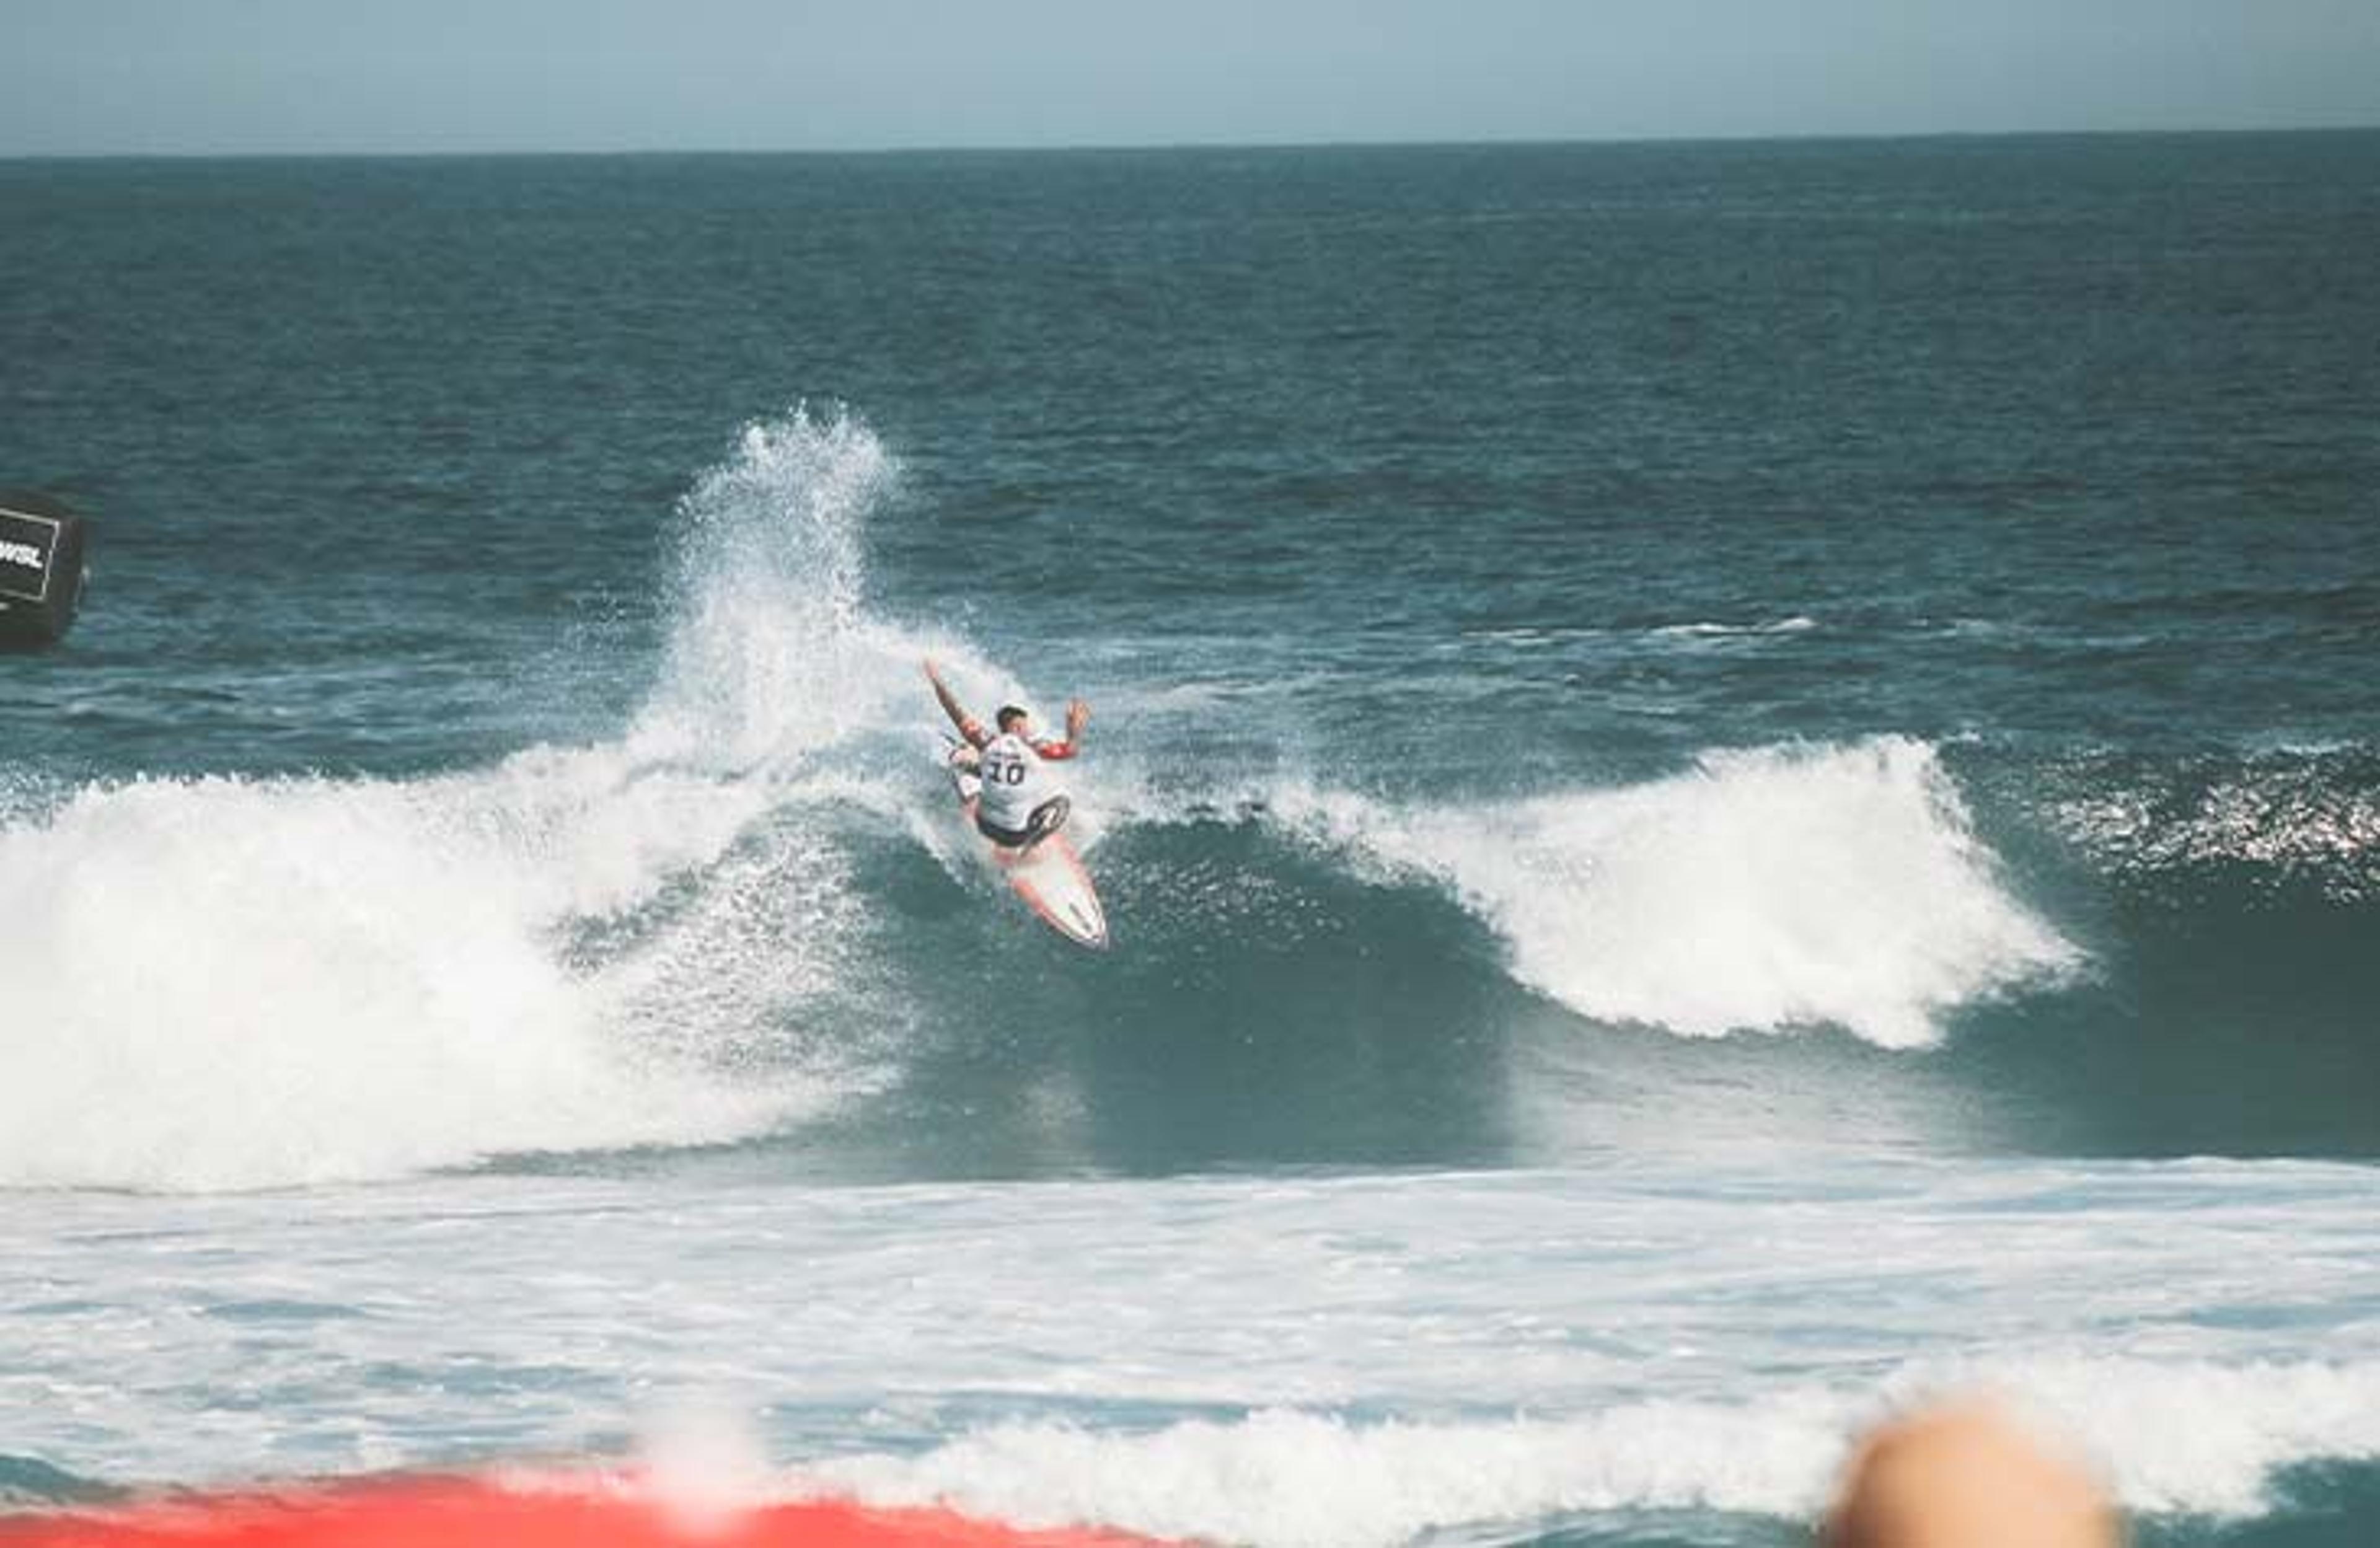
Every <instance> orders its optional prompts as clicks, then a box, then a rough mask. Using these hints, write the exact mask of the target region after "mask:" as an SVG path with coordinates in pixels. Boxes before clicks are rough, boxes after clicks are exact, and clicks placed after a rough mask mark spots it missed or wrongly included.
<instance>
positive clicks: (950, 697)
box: [926, 656, 991, 747]
mask: <svg viewBox="0 0 2380 1548" xmlns="http://www.w3.org/2000/svg"><path fill="white" fill-rule="evenodd" d="M926 681H927V682H929V683H932V684H933V685H934V697H935V699H936V700H938V701H939V702H940V703H941V707H942V713H943V714H945V715H947V716H949V717H950V718H951V724H952V725H953V726H956V727H957V728H958V732H959V734H960V735H961V736H964V737H965V738H966V742H967V745H968V746H970V747H981V746H982V745H983V744H985V743H987V742H989V741H990V740H991V733H990V732H987V731H985V730H984V729H983V722H982V721H981V720H977V719H976V718H975V717H974V716H972V715H970V714H968V713H967V712H966V709H965V707H964V706H962V705H961V704H960V703H959V701H958V696H957V695H954V694H953V693H952V692H951V688H950V684H949V683H944V682H943V681H942V672H941V668H940V667H937V666H936V665H934V659H933V658H932V657H930V656H929V657H927V658H926Z"/></svg>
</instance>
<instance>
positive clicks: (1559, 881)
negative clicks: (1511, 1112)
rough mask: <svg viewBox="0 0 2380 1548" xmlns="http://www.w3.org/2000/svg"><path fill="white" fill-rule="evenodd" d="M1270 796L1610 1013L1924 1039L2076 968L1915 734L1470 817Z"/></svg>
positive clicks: (1553, 992)
mask: <svg viewBox="0 0 2380 1548" xmlns="http://www.w3.org/2000/svg"><path fill="white" fill-rule="evenodd" d="M1272 804H1273V805H1274V806H1275V807H1276V808H1277V809H1279V810H1281V812H1282V813H1283V814H1284V816H1286V817H1287V818H1288V820H1290V821H1291V822H1293V824H1296V825H1299V826H1301V827H1304V828H1307V829H1309V830H1312V831H1316V832H1318V833H1320V834H1324V835H1327V836H1329V838H1330V840H1331V841H1334V842H1338V843H1342V844H1345V845H1349V846H1352V847H1353V848H1354V849H1356V850H1357V851H1359V852H1361V853H1365V854H1367V855H1369V856H1371V857H1373V858H1374V859H1375V860H1377V861H1378V862H1380V863H1382V864H1385V865H1391V866H1396V867H1403V868H1404V869H1407V870H1409V871H1418V872H1421V873H1425V874H1427V875H1430V876H1434V877H1439V878H1442V879H1443V880H1444V881H1445V882H1446V883H1447V884H1448V885H1450V886H1451V887H1452V888H1453V889H1455V890H1456V891H1457V892H1458V893H1460V895H1461V896H1462V897H1463V899H1464V900H1465V901H1466V902H1467V903H1468V904H1469V906H1471V907H1472V908H1473V909H1475V911H1476V912H1477V913H1479V915H1480V917H1481V918H1483V919H1484V920H1486V921H1487V922H1488V924H1489V925H1492V926H1493V927H1494V928H1495V929H1496V930H1497V932H1498V933H1499V934H1500V936H1502V937H1503V938H1504V939H1505V941H1506V942H1507V943H1508V945H1509V946H1510V949H1511V950H1512V965H1513V969H1514V971H1515V973H1516V974H1518V975H1519V976H1520V977H1521V978H1522V979H1523V981H1524V982H1526V983H1527V984H1529V985H1531V986H1533V987H1535V988H1536V989H1538V990H1540V991H1541V992H1543V993H1545V994H1548V995H1550V996H1551V997H1553V998H1556V999H1559V1000H1560V1001H1561V1002H1562V1003H1564V1004H1565V1005H1568V1006H1570V1007H1572V1008H1573V1009H1574V1010H1578V1011H1579V1012H1581V1013H1582V1014H1584V1015H1587V1016H1592V1017H1595V1018H1597V1019H1599V1020H1607V1021H1616V1022H1640V1023H1645V1024H1647V1025H1652V1026H1658V1027H1663V1028H1667V1029H1669V1030H1670V1031H1673V1032H1678V1033H1682V1034H1687V1035H1690V1036H1698V1037H1706V1036H1718V1035H1720V1034H1726V1033H1730V1032H1739V1031H1762V1032H1776V1031H1781V1030H1786V1029H1790V1028H1795V1027H1804V1026H1810V1025H1815V1024H1822V1023H1823V1024H1833V1025H1838V1026H1842V1027H1845V1028H1848V1029H1849V1030H1851V1031H1852V1032H1853V1033H1854V1034H1857V1035H1859V1036H1860V1037H1863V1038H1864V1039H1866V1040H1868V1041H1869V1042H1872V1043H1876V1044H1879V1045H1882V1046H1888V1047H1911V1046H1924V1045H1926V1044H1930V1043H1933V1042H1936V1041H1937V1040H1938V1039H1939V1037H1940V1035H1941V1026H1942V1019H1943V1017H1944V1016H1945V1014H1946V1013H1948V1012H1949V1011H1950V1010H1955V1009H1957V1008H1958V1007H1960V1006H1961V1005H1964V1004H1967V1003H1970V1002H1972V1001H1973V1000H1975V999H1977V998H1983V997H1987V996H1990V995H1994V994H1998V993H2002V992H2005V991H2008V990H2010V989H2012V988H2015V987H2017V986H2022V985H2025V984H2028V983H2032V982H2036V981H2040V980H2044V979H2046V978H2050V977H2054V976H2056V975H2058V974H2066V973H2069V972H2070V971H2072V970H2073V969H2074V968H2075V967H2076V966H2077V965H2079V963H2080V961H2081V954H2080V952H2079V951H2078V950H2077V949H2076V948H2075V947H2073V946H2072V945H2071V944H2070V942H2068V941H2067V940H2066V939H2065V938H2064V937H2061V936H2060V935H2059V934H2058V932H2057V931H2056V929H2055V928H2053V927H2052V926H2051V925H2048V924H2047V923H2046V921H2044V920H2043V919H2041V918H2040V917H2039V916H2038V915H2036V914H2035V913H2034V912H2033V911H2032V910H2031V909H2029V908H2028V907H2026V906H2025V904H2024V903H2023V902H2022V901H2021V900H2019V899H2018V898H2017V897H2016V896H2015V895H2014V894H2013V893H2012V892H2011V891H2010V889H2009V887H2008V885H2007V883H2006V881H2005V879H2004V878H2003V877H2001V876H2000V874H1999V871H1998V866H1997V865H1996V864H1995V862H1994V860H1993V857H1992V855H1991V854H1990V853H1989V852H1988V851H1987V850H1986V849H1985V846H1984V845H1983V844H1982V843H1981V841H1979V840H1978V839H1977V838H1976V837H1975V834H1974V832H1973V826H1972V824H1971V822H1970V820H1969V818H1968V816H1967V812H1966V808H1965V805H1964V804H1963V802H1962V801H1961V799H1960V796H1959V793H1958V791H1957V789H1956V787H1955V786H1954V785H1953V783H1952V782H1951V780H1950V779H1949V776H1948V775H1947V774H1946V773H1945V772H1944V771H1943V769H1942V768H1941V766H1940V763H1939V761H1938V759H1937V757H1936V756H1935V753H1934V750H1933V749H1932V748H1931V747H1930V746H1928V745H1926V744H1924V743H1920V742H1915V741H1911V740H1909V739H1906V738H1900V737H1881V738H1876V739H1875V740H1872V741H1867V742H1863V743H1858V744H1850V745H1834V746H1813V747H1786V748H1767V749H1760V750H1755V751H1750V752H1737V753H1716V754H1712V755H1709V756H1706V757H1705V758H1703V759H1702V760H1701V762H1700V764H1699V765H1698V766H1697V767H1696V768H1694V770H1693V771H1691V772H1689V773H1686V774H1683V775H1680V776H1678V777H1676V778H1673V779H1668V780H1658V781H1655V782H1652V783H1649V784H1644V785H1638V786H1633V787H1627V788H1622V789H1617V790H1601V791H1580V792H1567V793H1563V794H1559V795H1551V796H1545V797H1540V798H1537V799H1534V800H1528V801H1522V802H1516V803H1510V804H1494V805H1487V806H1477V807H1472V808H1468V809H1460V810H1448V811H1426V812H1415V811H1411V810H1406V809H1402V808H1393V807H1389V806H1386V805H1383V804H1379V803H1376V802H1371V801H1367V800H1364V799H1362V798H1358V797H1354V796H1350V795H1345V794H1338V793H1317V792H1312V791H1310V790H1296V789H1293V790H1289V791H1284V792H1280V793H1279V794H1278V795H1277V797H1276V798H1275V800H1274V801H1273V803H1272Z"/></svg>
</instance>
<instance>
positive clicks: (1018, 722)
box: [992, 704, 1033, 732]
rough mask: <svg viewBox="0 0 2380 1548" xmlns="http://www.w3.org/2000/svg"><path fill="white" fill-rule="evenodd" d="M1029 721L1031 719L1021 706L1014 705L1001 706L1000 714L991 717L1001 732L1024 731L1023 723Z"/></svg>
mask: <svg viewBox="0 0 2380 1548" xmlns="http://www.w3.org/2000/svg"><path fill="white" fill-rule="evenodd" d="M1031 719H1033V717H1032V716H1030V715H1028V714H1026V712H1025V708H1024V707H1023V706H1022V705H1014V704H1003V705H1002V706H1001V707H1000V713H999V714H997V715H994V716H993V717H992V720H993V721H994V722H995V723H996V724H998V725H999V727H1000V729H1001V730H1002V732H1012V731H1014V732H1021V731H1023V730H1024V729H1025V722H1026V721H1027V720H1031Z"/></svg>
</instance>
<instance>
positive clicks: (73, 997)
mask: <svg viewBox="0 0 2380 1548" xmlns="http://www.w3.org/2000/svg"><path fill="white" fill-rule="evenodd" d="M891 477H892V470H891V463H890V459H889V458H888V457H887V456H886V455H885V454H884V452H883V449H882V448H881V446H880V444H879V443H878V442H877V441H876V440H875V438H874V437H873V436H872V435H870V434H869V433H868V431H867V430H866V429H865V428H864V427H861V426H859V425H857V424H856V423H855V422H853V421H851V420H849V419H848V418H847V417H837V418H833V419H831V420H820V419H816V418H813V417H809V416H807V415H806V414H797V415H795V417H792V418H790V419H788V420H786V421H783V422H780V423H776V424H771V425H762V426H756V427H754V428H753V429H750V430H748V431H747V433H746V435H745V437H744V439H743V441H742V444H741V445H740V447H739V449H738V452H737V454H736V455H735V457H734V458H733V459H732V460H731V461H730V462H729V463H728V464H726V465H725V466H722V467H721V468H719V469H717V470H714V471H713V472H712V473H711V474H710V475H709V476H708V477H706V478H704V479H703V480H702V481H701V483H700V484H699V485H698V488H697V490H695V491H694V493H692V494H691V495H689V496H688V498H687V501H686V505H685V514H686V526H687V534H686V542H685V545H684V549H683V554H682V560H683V567H684V574H685V578H684V583H683V586H682V588H681V589H682V593H683V594H682V596H681V597H680V598H679V610H680V611H679V615H678V618H677V622H676V623H675V626H674V634H673V636H672V640H671V647H670V652H669V665H668V668H667V670H666V671H664V672H663V673H662V680H661V682H660V683H659V684H658V686H657V687H656V689H655V691H654V693H653V695H652V697H651V699H650V702H649V704H648V705H647V706H646V707H645V709H644V711H643V712H642V713H641V714H640V716H639V717H638V718H637V723H636V724H635V726H634V727H632V728H631V730H630V731H629V732H628V733H627V734H626V735H625V737H624V738H623V739H622V740H620V741H618V742H616V743H613V744H601V745H597V746H591V747H583V748H551V747H549V748H539V749H535V750H533V751H530V752H528V753H525V754H522V755H520V756H516V757H514V758H511V759H508V760H506V761H505V762H504V763H503V764H501V765H498V766H497V767H495V768H487V769H475V770H467V771H463V772H459V773H455V774H449V775H444V776H440V777H436V778H431V779H426V780H414V781H407V782H390V781H378V780H349V781H331V780H229V779H216V780H147V781H140V782H137V783H134V784H130V785H127V786H120V787H93V788H91V789H88V790H85V791H82V792H79V793H77V794H75V795H73V796H72V797H71V798H68V799H65V800H61V801H56V802H54V803H51V804H47V805H46V807H45V808H44V809H43V815H40V816H26V817H24V818H22V819H21V820H18V821H15V822H14V823H12V824H11V825H9V826H6V827H5V828H0V916H5V917H7V918H8V919H10V920H11V921H12V925H11V929H10V930H9V932H8V933H7V934H6V937H0V953H5V956H0V982H5V983H6V985H7V986H8V991H9V1019H10V1026H9V1028H8V1032H9V1035H8V1036H7V1037H6V1039H5V1040H0V1185H18V1186H27V1185H34V1186H41V1185H102V1186H120V1187H132V1188H154V1189H169V1190H191V1189H195V1190H208V1189H222V1188H247V1187H262V1186H273V1185H283V1184H296V1183H311V1182H320V1181H327V1180H334V1179H361V1178H381V1177H387V1176H391V1175H395V1174H399V1173H404V1172H408V1171H413V1170H418V1169H420V1168H423V1167H440V1166H451V1165H456V1164H461V1163H467V1162H469V1161H472V1160H475V1159H478V1158H480V1157H484V1156H486V1155H491V1154H495V1153H500V1152H517V1151H530V1150H571V1149H582V1148H588V1147H607V1146H617V1145H631V1144H643V1143H706V1142H712V1141H719V1140H724V1139H729V1138H734V1137H737V1136H741V1135H745V1134H748V1133H750V1132H753V1131H756V1130H758V1129H761V1128H765V1127H767V1126H769V1125H771V1124H773V1123H777V1122H781V1121H783V1120H784V1119H787V1118H788V1117H789V1116H791V1115H793V1114H795V1113H797V1112H801V1111H805V1110H807V1109H808V1108H810V1107H814V1106H815V1105H816V1104H817V1103H818V1102H820V1101H822V1100H826V1099H828V1098H831V1097H832V1096H833V1095H834V1094H837V1093H838V1092H841V1091H844V1090H848V1089H852V1088H853V1087H854V1086H855V1085H856V1083H859V1082H860V1077H858V1076H856V1075H855V1074H854V1073H853V1071H851V1070H848V1069H840V1070H834V1069H828V1068H825V1067H822V1066H821V1067H817V1068H813V1069H811V1070H809V1071H808V1072H807V1078H801V1077H796V1076H795V1075H794V1074H793V1073H791V1072H790V1071H788V1070H784V1069H782V1068H780V1069H775V1070H770V1071H768V1072H767V1075H766V1078H765V1079H764V1080H760V1081H758V1082H756V1081H755V1080H754V1079H753V1078H752V1077H753V1070H752V1069H751V1060H750V1059H749V1058H747V1057H746V1056H747V1055H748V1054H749V1052H750V1051H751V1047H752V1046H753V1045H754V1044H756V1043H758V1042H759V1041H760V1040H762V1039H763V1038H764V1037H766V1036H768V1035H769V1034H771V1031H772V1029H779V1028H782V1027H783V1024H784V1023H785V1022H786V1021H787V1020H788V1019H789V1018H794V1017H797V1016H798V1015H799V1014H800V1013H801V1012H802V1010H804V1009H805V1008H806V1007H807V1005H809V1004H811V1003H812V1002H814V1001H816V1000H818V999H819V998H820V997H822V996H823V995H825V994H826V993H828V992H829V991H830V990H832V988H833V987H834V986H835V985H836V984H837V982H838V981H839V977H840V975H841V974H844V972H845V971H846V969H847V963H848V961H849V955H850V953H851V951H852V950H853V949H854V944H853V943H854V940H855V938H856V937H857V936H858V935H859V933H860V932H861V928H862V925H863V923H864V922H863V921H861V920H860V919H858V918H857V916H856V913H855V910H854V907H853V905H852V904H851V902H850V901H849V900H848V898H847V897H845V896H844V894H843V892H842V891H841V889H838V887H837V885H836V884H837V882H838V881H839V880H840V879H841V877H842V872H841V870H840V865H841V860H840V855H839V853H838V851H837V850H836V848H835V845H834V826H835V819H836V816H837V813H838V811H839V810H841V809H845V808H847V807H848V806H849V805H850V804H851V803H852V799H853V792H852V791H851V790H849V789H830V788H828V787H827V785H825V784H822V783H821V781H820V777H819V776H818V775H817V773H816V772H815V771H814V770H812V769H811V768H810V767H809V766H810V765H811V764H812V763H813V762H815V761H817V758H816V755H817V754H819V753H820V752H821V751H823V750H825V749H826V748H829V747H838V749H840V745H841V744H844V743H846V742H848V741H849V740H850V739H852V738H853V737H854V736H855V734H856V732H859V731H862V730H865V729H868V728H869V727H871V726H875V725H878V724H880V723H882V722H883V721H885V720H888V719H891V718H892V717H893V716H894V715H895V714H896V710H895V709H894V708H893V707H892V706H891V701H892V695H894V694H895V692H896V691H897V692H899V693H901V694H903V695H907V697H908V699H909V700H911V701H914V699H915V698H916V696H917V694H918V691H919V690H918V689H917V683H916V680H915V670H916V668H915V660H916V650H915V647H914V646H913V645H912V644H911V643H910V642H907V641H905V640H904V639H902V638H901V637H900V636H899V635H897V634H896V633H894V632H893V631H891V630H889V629H887V628H886V627H884V626H883V625H881V624H880V623H875V622H873V621H871V620H869V619H868V618H867V617H866V616H865V614H864V613H863V612H862V611H861V610H860V596H859V585H860V580H861V573H860V554H861V550H860V547H859V536H858V535H859V530H860V527H861V526H862V524H863V521H864V518H865V516H866V514H867V512H868V507H869V505H870V503H871V502H873V501H875V500H876V499H878V498H880V495H881V493H882V491H883V490H884V489H885V488H886V487H887V483H888V481H889V479H890V478H891ZM914 707H915V706H914V703H913V702H912V703H907V704H905V705H904V706H903V707H902V708H901V710H900V711H898V712H897V713H898V714H899V718H900V720H914V715H913V714H912V713H909V711H913V710H914ZM848 761H849V760H846V759H838V764H839V765H840V764H844V763H847V762H848ZM852 777H854V776H850V775H848V774H847V773H838V775H837V776H836V778H843V779H846V780H847V779H849V778H852ZM856 778H859V779H860V780H862V792H861V793H862V794H863V795H864V794H866V792H867V791H866V786H865V779H866V776H865V770H864V769H863V770H862V771H861V773H860V774H859V775H858V776H856ZM673 888H674V889H677V891H679V892H681V893H685V894H687V895H688V896H686V897H685V898H681V899H677V900H675V901H674V905H673V907H672V908H671V909H669V910H665V911H663V912H664V913H667V914H668V915H669V917H667V918H665V919H663V920H662V922H661V923H660V924H658V925H654V926H653V927H651V928H649V929H645V930H642V931H641V932H638V933H637V934H636V936H635V938H634V939H633V940H632V941H631V943H630V944H629V945H628V946H626V947H625V948H624V949H621V950H619V951H618V952H616V953H614V954H613V955H610V956H609V957H608V958H606V959H605V960H603V961H599V962H596V963H593V964H586V963H578V964H573V963H572V961H571V960H570V959H571V939H572V937H573V934H574V932H575V931H577V930H578V929H580V928H581V927H583V926H585V925H588V924H589V923H596V922H601V921H603V920H606V919H609V918H613V917H616V916H620V915H623V914H625V913H630V912H631V911H634V910H637V909H639V908H643V907H646V906H648V905H651V904H654V903H655V901H656V900H657V899H660V898H661V897H662V894H663V893H664V892H665V891H667V890H669V889H673ZM731 1067H732V1069H733V1070H734V1073H735V1079H734V1081H733V1082H730V1081H729V1080H728V1079H726V1078H725V1077H726V1075H727V1072H728V1070H729V1069H730V1068H731Z"/></svg>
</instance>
